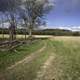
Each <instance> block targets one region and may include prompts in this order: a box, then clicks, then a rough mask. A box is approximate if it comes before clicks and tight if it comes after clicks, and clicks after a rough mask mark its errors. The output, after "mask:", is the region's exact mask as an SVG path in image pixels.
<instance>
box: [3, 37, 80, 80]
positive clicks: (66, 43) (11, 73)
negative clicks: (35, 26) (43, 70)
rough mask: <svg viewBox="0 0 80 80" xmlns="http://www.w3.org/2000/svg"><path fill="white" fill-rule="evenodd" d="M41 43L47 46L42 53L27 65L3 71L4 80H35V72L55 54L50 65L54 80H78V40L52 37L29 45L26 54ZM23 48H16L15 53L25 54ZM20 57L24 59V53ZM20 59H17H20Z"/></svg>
mask: <svg viewBox="0 0 80 80" xmlns="http://www.w3.org/2000/svg"><path fill="white" fill-rule="evenodd" d="M43 42H46V43H47V46H46V48H45V49H44V50H43V51H42V52H40V53H38V57H37V58H35V59H34V60H32V61H31V62H29V63H24V64H19V65H17V66H16V67H15V68H14V69H12V70H7V71H4V76H5V78H6V79H5V80H35V78H36V75H37V72H38V71H40V67H41V66H42V65H43V64H44V62H45V61H46V60H47V59H48V57H49V55H50V54H51V53H53V54H55V58H54V60H53V62H52V65H51V69H52V71H53V73H52V74H51V75H53V78H54V79H55V80H80V41H79V38H78V37H54V38H53V39H51V40H45V41H42V42H41V41H38V42H37V43H34V44H32V45H30V46H29V47H28V48H27V52H28V51H29V52H33V51H35V50H37V46H39V47H38V48H40V47H41V46H42V45H43ZM23 47H24V48H21V47H20V48H17V51H20V52H21V53H23V52H25V48H26V45H24V46H23ZM11 55H12V54H11ZM13 55H14V56H15V55H17V56H18V57H20V56H19V54H18V53H17V54H14V53H13ZM25 55H27V54H25ZM22 56H23V58H24V53H23V54H21V57H22ZM21 57H20V58H19V59H21ZM8 58H9V57H8ZM5 60H6V58H5ZM15 61H17V60H15ZM6 67H7V66H6ZM49 75H50V74H49Z"/></svg>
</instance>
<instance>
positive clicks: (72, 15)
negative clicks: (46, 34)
mask: <svg viewBox="0 0 80 80" xmlns="http://www.w3.org/2000/svg"><path fill="white" fill-rule="evenodd" d="M51 1H54V4H55V7H54V9H53V10H52V11H51V12H50V14H48V16H47V24H48V26H49V27H50V28H53V27H54V26H55V27H60V26H69V27H70V26H71V27H72V26H78V27H79V26H80V0H51Z"/></svg>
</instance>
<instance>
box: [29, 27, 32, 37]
mask: <svg viewBox="0 0 80 80" xmlns="http://www.w3.org/2000/svg"><path fill="white" fill-rule="evenodd" d="M29 37H32V29H29Z"/></svg>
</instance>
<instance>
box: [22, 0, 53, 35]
mask: <svg viewBox="0 0 80 80" xmlns="http://www.w3.org/2000/svg"><path fill="white" fill-rule="evenodd" d="M52 6H53V5H52V4H51V3H50V2H49V0H24V5H23V6H22V7H24V9H25V12H26V16H27V19H26V20H25V21H26V23H27V26H26V27H28V31H29V36H32V30H33V29H34V28H35V27H37V26H40V25H43V24H44V22H45V21H44V17H45V16H46V14H48V13H49V12H50V10H51V9H52Z"/></svg>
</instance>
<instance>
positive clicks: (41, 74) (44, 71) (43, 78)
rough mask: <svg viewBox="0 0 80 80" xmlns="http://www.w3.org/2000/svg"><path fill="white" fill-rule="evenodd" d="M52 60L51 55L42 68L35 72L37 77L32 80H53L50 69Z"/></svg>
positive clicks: (52, 56)
mask: <svg viewBox="0 0 80 80" xmlns="http://www.w3.org/2000/svg"><path fill="white" fill-rule="evenodd" d="M54 58H55V56H54V55H53V53H52V54H51V55H50V56H49V58H48V59H47V61H46V62H45V63H44V64H43V66H41V69H40V71H38V72H37V77H36V79H34V80H55V79H54V78H53V71H52V69H51V67H52V62H53V60H54Z"/></svg>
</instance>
